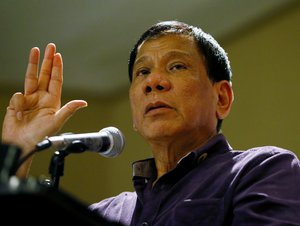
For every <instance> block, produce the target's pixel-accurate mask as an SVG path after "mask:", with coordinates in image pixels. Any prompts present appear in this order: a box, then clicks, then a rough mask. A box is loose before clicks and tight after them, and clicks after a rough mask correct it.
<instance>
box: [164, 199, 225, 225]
mask: <svg viewBox="0 0 300 226" xmlns="http://www.w3.org/2000/svg"><path fill="white" fill-rule="evenodd" d="M170 215H171V216H170ZM170 215H169V216H168V219H169V220H167V221H166V222H168V223H167V224H165V225H168V226H171V225H172V226H173V225H176V226H179V225H193V226H196V225H201V226H206V225H207V226H208V225H209V226H211V225H222V221H223V215H224V208H223V199H186V200H183V201H182V202H180V203H178V204H177V205H176V206H175V207H174V208H173V209H172V210H171V214H170Z"/></svg>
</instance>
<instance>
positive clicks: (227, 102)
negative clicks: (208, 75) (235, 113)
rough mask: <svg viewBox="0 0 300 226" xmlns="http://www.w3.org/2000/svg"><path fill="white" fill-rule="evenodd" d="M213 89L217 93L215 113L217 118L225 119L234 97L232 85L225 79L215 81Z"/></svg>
mask: <svg viewBox="0 0 300 226" xmlns="http://www.w3.org/2000/svg"><path fill="white" fill-rule="evenodd" d="M215 91H216V93H217V98H218V102H217V107H216V115H217V118H218V119H225V118H226V117H227V116H228V115H229V112H230V109H231V105H232V102H233V99H234V95H233V90H232V85H231V83H230V82H229V81H227V80H222V81H219V82H217V83H215Z"/></svg>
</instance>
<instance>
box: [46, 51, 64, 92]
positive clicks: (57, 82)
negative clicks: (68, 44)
mask: <svg viewBox="0 0 300 226" xmlns="http://www.w3.org/2000/svg"><path fill="white" fill-rule="evenodd" d="M62 83H63V62H62V57H61V54H60V53H56V54H55V55H54V58H53V67H52V72H51V78H50V82H49V88H48V91H49V93H51V94H53V95H55V96H58V97H59V98H60V96H61V91H62Z"/></svg>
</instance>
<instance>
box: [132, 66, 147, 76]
mask: <svg viewBox="0 0 300 226" xmlns="http://www.w3.org/2000/svg"><path fill="white" fill-rule="evenodd" d="M135 74H136V76H143V75H148V74H150V70H149V69H148V68H141V69H138V70H137V71H136V73H135Z"/></svg>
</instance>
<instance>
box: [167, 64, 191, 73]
mask: <svg viewBox="0 0 300 226" xmlns="http://www.w3.org/2000/svg"><path fill="white" fill-rule="evenodd" d="M186 68H187V67H186V66H185V65H184V64H182V63H176V64H172V66H171V67H170V70H171V71H178V70H185V69H186Z"/></svg>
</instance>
